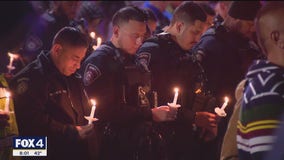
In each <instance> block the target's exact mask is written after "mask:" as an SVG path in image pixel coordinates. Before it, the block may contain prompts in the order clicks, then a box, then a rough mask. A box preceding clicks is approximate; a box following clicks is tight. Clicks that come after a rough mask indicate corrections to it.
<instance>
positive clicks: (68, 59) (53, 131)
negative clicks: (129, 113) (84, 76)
mask: <svg viewBox="0 0 284 160" xmlns="http://www.w3.org/2000/svg"><path fill="white" fill-rule="evenodd" d="M87 47H88V41H87V39H86V37H85V35H83V34H82V33H81V32H80V31H79V30H77V29H75V28H73V27H64V28H62V29H61V30H60V31H59V32H58V33H57V34H56V35H55V37H54V40H53V45H52V48H51V49H50V52H47V51H43V52H42V53H40V55H39V56H38V58H37V59H36V60H35V61H33V62H32V63H30V64H29V65H28V66H26V67H25V68H24V69H22V70H21V71H20V72H19V73H18V74H16V75H15V77H14V78H13V79H12V80H11V82H10V87H11V89H12V91H13V95H14V102H15V113H16V118H17V124H18V126H19V134H20V135H21V136H47V137H48V144H47V145H48V153H47V155H48V159H49V160H59V159H61V160H62V159H73V160H75V159H76V160H77V159H86V160H87V159H89V158H90V157H89V154H90V153H91V152H89V153H88V141H87V138H88V137H87V136H88V135H90V134H91V133H92V132H91V131H92V130H93V125H92V124H91V125H86V124H87V120H86V119H85V118H84V116H85V115H89V114H90V105H89V100H88V97H87V95H86V92H85V90H84V88H83V85H82V84H81V80H80V76H79V75H77V74H74V73H75V71H76V70H77V69H78V68H79V67H80V62H81V60H82V59H83V58H84V56H85V54H86V50H87ZM95 141H96V138H94V137H93V139H92V140H91V141H89V143H93V142H95ZM90 145H91V144H90ZM95 151H96V150H95V149H93V150H92V153H93V152H95ZM43 159H46V157H43Z"/></svg>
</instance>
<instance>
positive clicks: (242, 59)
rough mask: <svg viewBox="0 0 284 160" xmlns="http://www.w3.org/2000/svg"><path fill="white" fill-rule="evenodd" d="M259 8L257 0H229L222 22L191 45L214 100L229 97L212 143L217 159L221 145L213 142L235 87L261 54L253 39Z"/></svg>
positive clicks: (230, 107) (222, 126) (223, 125)
mask: <svg viewBox="0 0 284 160" xmlns="http://www.w3.org/2000/svg"><path fill="white" fill-rule="evenodd" d="M259 8H260V3H259V2H258V1H253V2H237V1H235V2H232V4H231V6H230V8H229V12H228V16H227V18H226V19H225V20H224V22H223V23H217V24H215V25H214V26H213V27H211V28H209V29H208V30H207V31H206V32H205V34H204V35H202V37H201V39H200V41H199V42H198V44H197V45H196V46H194V49H193V53H194V54H196V55H197V57H198V59H199V61H200V62H201V63H202V66H203V67H204V70H205V73H206V76H207V78H208V89H209V90H210V91H211V93H212V95H214V97H216V99H217V104H219V105H220V104H222V103H223V101H224V100H223V98H224V96H228V97H229V98H230V103H229V104H228V106H227V108H226V110H227V111H226V112H227V113H228V116H226V117H225V119H223V120H222V121H220V123H219V129H218V131H219V132H218V138H217V139H216V142H215V143H216V144H215V145H213V147H212V148H215V149H218V150H217V151H216V152H215V153H214V154H216V153H218V154H217V155H215V156H217V158H216V159H219V158H218V156H219V153H220V148H219V147H216V146H220V144H221V143H222V139H223V136H224V133H225V130H226V128H227V127H226V126H227V122H228V120H229V118H230V115H231V113H232V111H233V105H234V104H235V102H236V101H235V98H234V97H235V96H234V91H235V88H236V86H237V84H238V83H239V82H240V81H241V80H242V79H243V78H244V75H245V73H246V72H247V68H248V66H249V65H250V63H251V62H252V60H254V59H256V58H258V57H259V55H260V52H259V49H258V47H257V45H256V44H255V43H254V41H252V39H253V38H252V37H253V33H254V24H253V20H254V17H255V15H256V13H257V10H258V9H259ZM211 157H212V156H211ZM205 159H206V158H205Z"/></svg>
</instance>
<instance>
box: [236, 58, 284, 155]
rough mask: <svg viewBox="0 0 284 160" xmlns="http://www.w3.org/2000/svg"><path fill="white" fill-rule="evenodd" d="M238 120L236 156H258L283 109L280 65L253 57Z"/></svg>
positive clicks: (266, 147) (268, 145)
mask: <svg viewBox="0 0 284 160" xmlns="http://www.w3.org/2000/svg"><path fill="white" fill-rule="evenodd" d="M246 78H247V83H246V87H245V90H244V97H243V102H242V106H241V111H240V117H239V121H238V126H237V127H238V133H237V147H238V151H239V159H240V160H260V159H262V158H263V156H264V154H265V153H266V152H267V151H269V150H271V146H272V144H273V143H274V140H275V135H274V132H275V129H276V128H278V126H279V124H280V118H281V114H282V113H283V112H284V68H283V67H280V66H277V65H275V64H272V63H271V62H269V61H267V60H257V61H255V62H254V63H253V65H252V66H251V67H250V68H249V71H248V73H247V75H246Z"/></svg>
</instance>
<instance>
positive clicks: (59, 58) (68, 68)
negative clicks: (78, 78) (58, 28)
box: [54, 44, 87, 76]
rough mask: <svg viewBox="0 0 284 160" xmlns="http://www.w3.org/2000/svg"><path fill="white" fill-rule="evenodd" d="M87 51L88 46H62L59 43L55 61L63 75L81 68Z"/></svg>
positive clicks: (68, 74)
mask: <svg viewBox="0 0 284 160" xmlns="http://www.w3.org/2000/svg"><path fill="white" fill-rule="evenodd" d="M55 45H57V44H55ZM86 51H87V48H85V47H70V46H65V47H62V46H61V45H59V48H58V50H57V53H56V58H55V62H54V63H55V66H56V67H57V68H58V70H59V71H60V72H61V73H62V74H63V75H65V76H70V75H71V74H73V73H75V72H76V70H77V69H79V68H80V63H81V61H82V59H83V58H84V57H85V54H86Z"/></svg>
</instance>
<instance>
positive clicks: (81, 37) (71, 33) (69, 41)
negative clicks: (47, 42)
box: [52, 27, 89, 48]
mask: <svg viewBox="0 0 284 160" xmlns="http://www.w3.org/2000/svg"><path fill="white" fill-rule="evenodd" d="M52 44H60V45H70V46H74V47H86V48H87V47H88V46H89V40H88V38H87V36H86V35H85V34H83V33H82V32H80V30H79V29H77V28H74V27H63V28H62V29H60V30H59V31H58V32H57V33H56V35H55V36H54V39H53V42H52Z"/></svg>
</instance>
